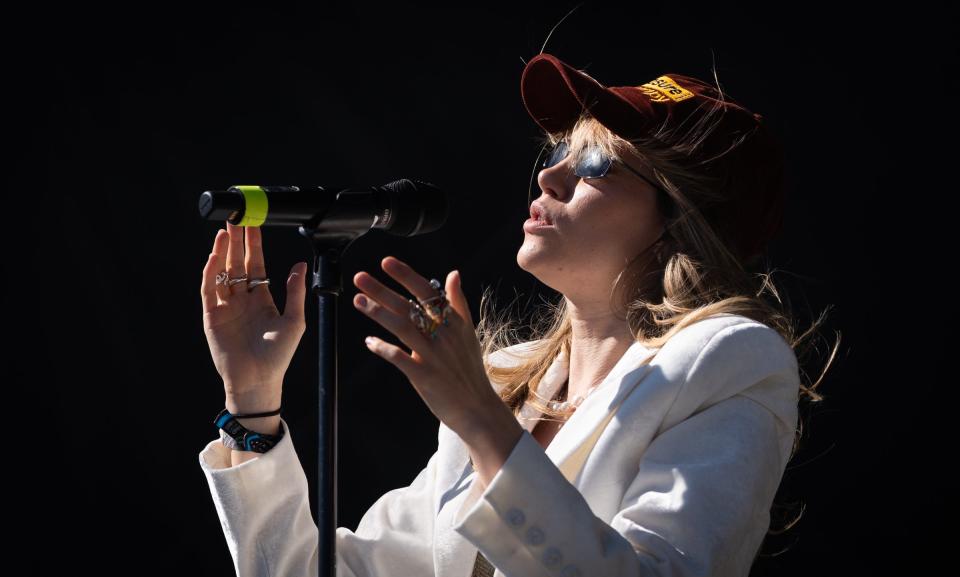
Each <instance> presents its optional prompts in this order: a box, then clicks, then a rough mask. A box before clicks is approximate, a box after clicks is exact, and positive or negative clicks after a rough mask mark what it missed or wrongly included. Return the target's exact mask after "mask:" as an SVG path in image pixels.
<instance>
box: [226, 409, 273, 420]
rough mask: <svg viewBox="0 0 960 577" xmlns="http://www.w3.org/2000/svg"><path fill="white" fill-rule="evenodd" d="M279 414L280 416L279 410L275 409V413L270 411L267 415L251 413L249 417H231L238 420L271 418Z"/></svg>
mask: <svg viewBox="0 0 960 577" xmlns="http://www.w3.org/2000/svg"><path fill="white" fill-rule="evenodd" d="M281 408H282V407H281ZM279 414H280V409H277V410H276V411H270V412H269V413H251V414H249V415H233V416H234V417H235V418H238V419H250V418H253V417H272V416H273V415H279Z"/></svg>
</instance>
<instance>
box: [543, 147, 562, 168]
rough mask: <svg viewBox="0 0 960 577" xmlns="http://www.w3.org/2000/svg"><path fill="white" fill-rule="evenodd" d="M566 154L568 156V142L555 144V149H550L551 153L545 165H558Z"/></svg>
mask: <svg viewBox="0 0 960 577" xmlns="http://www.w3.org/2000/svg"><path fill="white" fill-rule="evenodd" d="M566 156H567V143H566V142H563V141H561V142H560V143H559V144H557V145H556V146H554V147H553V150H551V151H550V154H548V155H547V159H546V160H545V161H543V167H544V168H550V167H551V166H556V165H557V164H558V163H559V162H560V161H561V160H563V159H564V158H565V157H566Z"/></svg>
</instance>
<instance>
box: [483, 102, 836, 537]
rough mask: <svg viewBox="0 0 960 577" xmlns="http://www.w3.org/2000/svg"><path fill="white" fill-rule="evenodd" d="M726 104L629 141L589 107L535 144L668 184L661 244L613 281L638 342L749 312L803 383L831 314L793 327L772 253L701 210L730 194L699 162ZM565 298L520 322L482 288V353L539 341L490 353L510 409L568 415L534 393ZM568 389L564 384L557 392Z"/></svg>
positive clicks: (658, 340) (563, 334)
mask: <svg viewBox="0 0 960 577" xmlns="http://www.w3.org/2000/svg"><path fill="white" fill-rule="evenodd" d="M720 107H721V105H720V104H717V105H716V108H715V109H714V110H712V111H710V112H709V113H708V114H706V115H705V118H704V121H703V122H702V123H701V124H700V125H698V126H697V127H694V129H693V130H689V131H686V132H684V133H680V132H678V131H670V130H666V129H660V130H657V131H654V132H652V133H650V134H648V135H646V136H643V137H641V138H637V139H631V140H625V139H623V138H621V137H619V136H617V135H615V134H613V133H612V132H611V131H610V130H608V129H607V128H606V127H605V126H603V125H602V124H600V123H599V122H598V121H597V120H596V119H595V118H593V117H592V116H591V115H590V114H589V112H586V111H585V112H584V113H583V114H582V115H581V116H580V118H579V119H578V120H577V121H576V123H575V124H574V125H573V126H572V127H571V128H569V129H567V130H564V131H562V132H557V133H546V132H545V133H542V134H541V136H540V137H539V138H538V144H539V145H540V146H541V154H542V152H543V150H544V149H545V148H547V147H552V146H554V145H556V144H557V143H558V142H560V141H561V140H566V142H567V144H568V147H569V154H570V155H571V156H572V157H574V158H576V157H577V156H578V155H579V154H580V153H581V152H582V151H583V150H584V149H585V148H587V147H589V146H598V147H600V148H601V149H602V150H603V152H605V153H606V154H607V155H609V156H610V157H611V158H613V159H614V161H617V160H621V159H623V158H624V157H625V156H626V154H625V153H626V151H630V152H632V154H633V155H635V156H637V157H639V158H641V159H642V160H643V161H644V162H645V163H646V164H647V166H648V167H650V169H651V171H652V173H653V174H654V175H655V178H656V181H657V182H658V183H659V184H660V187H661V188H662V189H663V191H658V193H657V202H656V204H657V209H658V211H659V212H660V214H661V215H662V217H663V219H664V221H663V222H664V223H665V225H666V233H665V234H664V235H663V236H661V238H660V240H659V241H658V242H656V243H654V244H653V245H652V246H650V247H648V248H644V250H642V251H639V252H638V254H637V255H636V257H635V258H633V260H632V261H631V262H629V263H628V264H627V265H626V267H625V268H624V269H623V270H622V271H621V272H620V274H619V275H618V277H617V278H616V280H615V282H614V283H613V285H612V286H611V289H610V301H611V306H612V307H613V310H614V311H616V312H618V313H620V315H621V316H622V317H623V319H624V322H626V324H627V326H628V327H629V330H630V332H631V334H632V335H633V336H634V338H635V339H636V340H637V341H638V342H641V343H642V344H643V345H644V346H646V347H648V348H651V349H659V348H661V347H662V346H663V344H664V343H666V342H667V341H668V340H669V339H670V338H672V337H673V335H675V334H676V333H677V332H679V331H681V330H682V329H683V328H685V327H687V326H689V325H691V324H693V323H696V322H698V321H700V320H703V319H705V318H707V317H712V316H715V315H718V314H723V313H730V314H736V315H743V316H746V317H749V318H751V319H754V320H756V321H759V322H761V323H764V324H766V325H767V326H769V327H772V328H773V329H775V330H776V331H777V332H778V333H780V335H781V336H782V337H783V338H784V340H785V341H786V342H787V343H788V344H789V345H790V346H791V348H792V349H793V351H794V354H795V355H796V356H797V359H798V364H799V365H800V367H801V371H800V373H801V381H804V380H805V376H806V371H805V370H804V368H803V367H804V365H805V364H806V360H805V359H806V357H807V356H808V354H809V352H810V350H811V348H812V346H813V342H812V339H811V337H812V336H813V335H814V334H816V333H817V330H818V327H819V325H821V324H822V323H823V322H824V320H825V315H824V314H821V315H820V318H819V319H818V320H817V321H816V322H814V323H813V325H812V326H811V327H809V328H807V329H806V330H804V331H802V332H801V331H800V330H799V329H798V328H797V327H796V326H795V323H796V321H795V320H794V317H793V315H792V313H791V312H790V304H789V300H787V301H786V302H784V299H781V294H780V291H779V290H778V289H777V287H776V285H775V283H774V280H773V272H774V271H772V270H770V268H769V266H768V265H767V263H766V262H764V261H765V259H766V257H765V256H764V257H763V258H755V259H754V261H753V262H748V263H743V262H740V261H739V260H738V258H737V256H736V255H735V254H734V252H733V251H732V250H731V246H732V245H731V243H729V242H728V241H727V240H726V239H724V238H722V237H721V232H720V231H719V230H718V229H717V228H716V227H715V226H713V224H712V223H711V222H708V221H707V219H706V218H705V217H704V214H703V212H702V211H701V210H700V208H699V207H701V206H705V205H709V204H710V203H711V202H712V201H713V200H715V199H717V198H718V197H722V196H724V194H725V193H726V191H725V190H724V189H723V186H724V183H725V182H730V181H728V180H726V178H725V175H722V174H720V175H717V174H716V173H713V174H707V173H706V171H705V169H704V167H703V166H702V165H701V164H697V162H696V160H695V159H696V158H697V155H696V154H695V153H696V151H697V149H698V146H699V144H700V142H701V141H702V140H703V138H704V136H706V135H707V134H709V132H710V131H711V130H712V129H713V127H714V124H713V123H711V122H710V120H711V119H712V118H716V117H717V115H719V114H720V113H721V110H720ZM728 153H729V151H728ZM631 160H632V159H631ZM539 163H540V160H539V157H538V159H537V166H535V168H534V171H535V172H536V171H537V170H539V168H540V167H539ZM532 181H533V178H531V183H532ZM733 181H734V182H735V181H737V179H733ZM531 188H532V185H531ZM559 297H560V298H559V299H558V300H556V301H554V302H549V301H548V302H546V306H545V307H539V308H537V310H536V311H535V313H536V314H535V315H534V317H533V319H532V320H531V322H529V323H526V324H523V326H515V325H516V324H517V323H515V322H514V320H513V319H512V318H510V316H509V315H500V314H497V313H496V310H495V307H491V306H490V305H491V302H492V298H491V290H490V288H489V287H487V288H486V289H484V291H483V295H482V296H481V301H480V315H479V317H480V319H479V322H478V324H477V327H476V331H477V337H478V339H479V340H480V343H481V348H482V352H483V357H484V359H487V357H488V356H489V355H490V354H491V353H492V352H494V351H496V350H499V349H501V348H505V347H509V346H512V345H517V344H520V343H524V342H528V343H531V342H533V341H538V342H537V343H536V347H533V348H532V350H531V351H530V352H527V353H525V354H524V355H523V360H522V361H521V362H520V363H519V364H510V366H506V367H504V366H494V365H491V364H490V363H487V362H486V361H485V364H486V367H487V374H488V376H489V377H490V379H491V381H492V382H493V383H495V384H497V385H498V388H499V391H500V393H499V394H500V397H501V399H502V400H503V402H504V403H505V404H506V405H507V406H508V407H509V408H510V409H511V410H512V411H513V413H514V415H518V414H519V411H520V409H521V408H522V407H523V405H524V403H529V404H530V405H532V406H535V407H537V408H538V409H539V410H540V411H542V412H543V413H544V415H545V416H546V417H548V418H554V419H559V420H562V419H563V414H562V413H560V412H558V411H555V410H553V409H551V408H550V407H549V406H545V405H544V404H543V403H541V402H540V401H538V400H537V399H536V397H535V396H533V395H531V394H530V391H531V389H533V390H536V389H537V385H538V384H539V382H540V380H541V379H542V378H543V376H544V374H545V373H546V371H547V369H548V368H549V366H550V364H551V363H552V361H553V360H554V358H555V357H556V356H557V355H558V354H559V353H560V352H561V351H564V352H565V353H566V354H567V355H568V358H569V353H570V347H571V336H572V333H571V316H570V311H569V309H568V308H567V302H566V299H565V298H563V295H559ZM488 309H490V310H488ZM837 336H838V338H837V342H836V343H835V345H834V347H833V350H832V351H831V354H830V359H829V361H828V362H827V364H826V365H825V366H824V368H823V370H822V371H821V373H820V375H819V377H818V378H817V379H816V381H815V382H813V383H810V382H809V381H808V382H806V383H804V382H801V385H800V389H801V396H800V404H801V407H800V408H804V407H803V405H805V404H807V403H809V402H820V401H823V399H824V397H823V395H821V394H820V393H818V392H817V391H816V389H817V387H818V386H819V384H820V383H821V382H822V380H823V378H824V375H825V374H826V372H827V370H828V368H829V366H830V364H832V359H833V358H834V356H835V355H836V350H837V347H838V345H839V334H838V335H837ZM650 360H651V358H648V359H647V361H646V362H649V361H650ZM566 390H567V387H566V386H564V387H563V388H562V389H561V390H560V392H559V393H558V397H559V396H560V395H563V394H565V393H566ZM802 436H803V419H801V420H800V421H799V427H798V428H797V431H796V434H795V437H794V443H793V448H792V450H791V454H790V458H791V459H792V458H793V456H794V454H795V453H796V451H797V450H798V448H799V445H800V439H801V437H802ZM774 507H776V504H775V505H774ZM797 520H799V516H798V517H797V518H796V519H795V520H792V521H790V522H789V524H785V525H786V526H785V527H784V528H783V529H782V530H779V529H777V530H775V529H773V528H771V529H769V530H768V533H773V534H776V533H781V532H783V531H786V530H788V529H789V528H790V527H791V526H793V525H794V524H795V523H796V521H797Z"/></svg>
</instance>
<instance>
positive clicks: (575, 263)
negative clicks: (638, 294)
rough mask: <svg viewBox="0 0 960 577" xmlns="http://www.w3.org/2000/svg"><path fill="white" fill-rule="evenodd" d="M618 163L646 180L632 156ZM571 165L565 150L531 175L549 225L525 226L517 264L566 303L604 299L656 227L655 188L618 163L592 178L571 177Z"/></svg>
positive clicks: (660, 223)
mask: <svg viewBox="0 0 960 577" xmlns="http://www.w3.org/2000/svg"><path fill="white" fill-rule="evenodd" d="M585 154H586V152H585ZM624 161H625V162H626V163H628V164H629V165H630V167H632V168H633V169H634V170H637V171H638V172H640V173H641V174H643V175H644V176H646V177H647V178H649V179H651V180H653V171H652V170H651V169H650V167H649V166H647V165H646V164H644V163H643V161H642V160H640V158H638V157H637V156H636V155H634V154H632V153H630V152H627V153H624ZM574 165H575V159H574V158H573V154H572V153H570V154H568V155H567V156H566V158H564V159H563V160H562V161H561V162H559V163H557V164H556V165H554V166H552V167H549V168H545V169H542V170H541V171H540V173H539V174H538V176H537V182H538V184H539V185H540V190H541V191H542V194H541V195H540V197H539V198H537V199H536V200H535V201H534V205H539V206H542V207H543V209H544V210H545V211H546V214H547V215H549V217H548V218H549V220H550V221H551V222H552V225H551V226H547V227H540V228H537V229H535V230H525V231H524V239H523V245H522V246H521V247H520V250H519V252H518V253H517V264H519V265H520V267H521V268H522V269H524V270H526V271H527V272H529V273H531V274H533V275H535V276H536V277H537V278H538V279H540V281H541V282H543V283H544V284H546V285H547V286H549V287H551V288H553V289H554V290H556V291H558V292H561V293H563V294H564V295H566V296H567V297H568V299H570V300H574V301H577V300H579V301H596V302H607V301H608V300H609V294H610V289H611V287H612V286H613V282H614V281H615V280H616V277H617V275H618V274H620V272H621V271H622V270H623V269H624V267H626V266H627V264H628V263H629V262H630V261H631V260H633V258H634V257H636V256H637V255H638V254H639V253H640V252H641V251H643V250H644V249H646V248H647V247H648V246H650V245H651V244H652V243H653V242H654V241H655V240H656V239H657V238H658V237H659V236H660V233H661V232H663V224H664V223H663V219H662V217H661V216H660V214H659V212H658V211H657V207H656V197H657V191H656V189H655V188H653V186H652V185H651V184H649V183H647V182H645V181H644V180H643V179H642V178H641V177H639V176H637V175H636V174H634V173H633V172H631V171H630V170H629V169H628V168H626V167H625V166H623V165H621V164H619V163H617V162H614V163H613V164H612V165H611V166H610V170H609V171H608V172H607V174H606V176H603V177H601V178H592V179H583V178H580V177H578V176H576V175H575V174H574V172H573V169H574Z"/></svg>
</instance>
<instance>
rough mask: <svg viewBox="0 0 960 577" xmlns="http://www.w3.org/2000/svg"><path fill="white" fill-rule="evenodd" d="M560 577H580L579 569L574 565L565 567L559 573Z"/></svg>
mask: <svg viewBox="0 0 960 577" xmlns="http://www.w3.org/2000/svg"><path fill="white" fill-rule="evenodd" d="M560 577H580V569H578V568H577V566H576V565H573V564H571V565H567V566H566V567H564V568H563V570H562V571H560Z"/></svg>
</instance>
